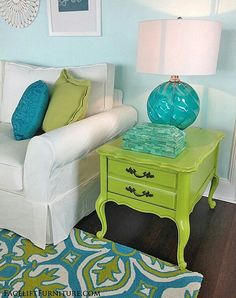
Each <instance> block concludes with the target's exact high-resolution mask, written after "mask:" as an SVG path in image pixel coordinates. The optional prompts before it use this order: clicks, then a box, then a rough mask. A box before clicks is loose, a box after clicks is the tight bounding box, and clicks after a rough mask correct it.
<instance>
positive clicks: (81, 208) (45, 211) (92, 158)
mask: <svg viewBox="0 0 236 298" xmlns="http://www.w3.org/2000/svg"><path fill="white" fill-rule="evenodd" d="M0 64H1V66H2V68H1V69H0V88H2V90H1V91H2V92H0V94H2V95H3V96H2V98H1V101H0V109H1V118H0V120H1V121H2V123H0V228H6V229H9V230H12V231H14V232H16V233H18V234H20V235H22V236H24V237H26V238H28V239H30V240H31V241H32V242H34V243H35V244H36V245H37V246H39V247H41V248H44V247H45V245H46V243H54V244H57V243H58V242H60V241H62V240H64V239H65V238H67V236H68V234H69V232H70V230H71V228H72V227H73V226H74V225H75V224H76V223H77V222H78V221H79V220H80V219H82V218H83V217H84V216H86V215H88V214H89V213H91V212H92V211H94V210H95V201H96V199H97V197H98V195H99V158H98V154H97V153H96V152H95V149H96V148H97V147H98V146H100V145H102V144H104V143H106V142H107V141H109V140H111V139H112V138H114V137H116V136H118V135H119V134H121V133H122V132H124V131H125V130H127V129H128V128H130V127H132V126H133V125H134V124H135V123H136V121H137V112H136V111H135V109H134V108H132V107H131V106H125V105H120V104H121V92H119V91H116V92H115V94H114V95H115V98H116V100H113V97H112V103H111V97H110V95H109V94H113V91H114V90H112V91H108V89H109V88H110V87H109V88H108V87H106V88H105V89H104V94H103V95H102V96H103V98H104V100H103V101H97V103H98V102H100V105H97V103H96V104H95V106H96V109H97V113H96V109H94V110H93V115H92V116H89V117H87V118H85V119H83V120H81V121H79V122H76V123H73V124H70V125H68V126H65V127H61V128H58V129H56V130H53V131H50V132H48V133H45V134H42V135H40V136H35V137H33V138H32V139H31V140H25V141H15V140H14V138H13V134H12V127H11V124H9V123H6V122H9V117H10V115H11V114H12V110H13V106H15V105H17V102H16V101H17V100H16V99H17V97H15V98H14V99H13V101H11V100H10V99H9V98H8V97H7V96H6V94H10V93H11V94H13V95H14V92H13V91H9V90H8V88H10V86H11V88H14V85H11V84H10V83H9V82H8V80H10V79H11V80H12V81H14V73H13V72H12V73H11V76H8V77H5V76H4V75H5V71H6V63H0ZM3 64H4V66H3ZM7 65H10V64H7ZM11 66H12V65H11ZM14 67H16V68H17V64H14ZM29 67H30V72H31V73H32V76H33V77H34V79H38V77H37V75H38V71H39V70H38V68H37V67H35V68H34V67H33V66H29ZM94 67H95V71H96V69H97V65H95V66H94ZM99 67H100V66H99ZM102 67H103V69H107V71H106V72H107V74H110V75H111V76H113V77H111V78H109V79H108V78H107V79H108V81H110V82H111V83H109V84H112V86H113V87H112V88H113V89H114V71H109V70H108V69H109V68H110V67H111V69H114V67H113V66H109V65H108V64H107V65H105V66H104V64H103V66H102ZM23 68H24V67H23ZM19 69H20V71H21V70H22V65H19ZM34 69H35V70H36V72H37V73H36V74H35V73H34ZM1 70H2V71H1ZM40 71H41V69H40ZM48 71H49V72H51V68H49V69H48ZM90 71H92V66H90ZM23 73H24V72H23ZM45 73H46V77H48V74H47V69H46V68H44V71H43V74H45ZM102 73H103V72H102ZM43 74H42V73H41V75H42V76H43ZM103 74H104V73H103ZM22 75H23V74H22ZM36 77H37V78H36ZM28 78H29V77H28ZM20 79H21V77H18V80H20ZM40 79H44V78H43V77H41V78H40ZM107 79H104V82H103V83H102V84H103V86H105V85H107ZM24 80H25V78H24ZM24 80H23V81H24ZM97 80H98V81H99V78H97ZM112 82H113V83H112ZM95 85H96V84H95ZM19 86H21V88H22V85H21V84H20V82H19V81H18V87H17V88H19ZM100 95H101V93H100ZM7 98H8V99H7ZM114 101H115V102H114ZM8 102H9V107H8V106H7V104H8ZM112 105H113V106H117V107H114V108H112V109H111V107H112ZM101 111H103V112H101Z"/></svg>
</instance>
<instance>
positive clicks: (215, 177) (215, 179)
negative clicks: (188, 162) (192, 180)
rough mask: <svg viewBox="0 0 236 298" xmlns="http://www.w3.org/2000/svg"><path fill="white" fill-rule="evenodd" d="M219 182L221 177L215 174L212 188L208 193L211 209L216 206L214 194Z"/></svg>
mask: <svg viewBox="0 0 236 298" xmlns="http://www.w3.org/2000/svg"><path fill="white" fill-rule="evenodd" d="M218 184H219V177H218V176H217V175H214V176H213V178H212V181H211V188H210V191H209V195H208V204H209V206H210V208H211V209H214V208H215V206H216V202H215V201H214V200H213V195H214V192H215V190H216V188H217V186H218Z"/></svg>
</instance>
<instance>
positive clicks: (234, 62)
mask: <svg viewBox="0 0 236 298" xmlns="http://www.w3.org/2000/svg"><path fill="white" fill-rule="evenodd" d="M177 16H182V17H183V18H203V19H205V18H206V19H210V20H219V21H221V22H222V24H223V34H222V42H221V48H220V57H219V64H218V72H217V74H216V75H215V76H196V77H186V78H184V80H185V81H187V82H188V83H190V84H191V85H192V86H193V87H194V88H195V89H196V90H197V91H198V93H199V96H200V98H201V105H202V106H201V113H200V115H199V117H198V120H197V122H196V124H197V125H200V126H202V127H210V128H217V129H221V130H223V131H224V132H225V133H226V138H225V140H224V143H223V146H222V148H221V155H220V163H219V171H220V175H221V176H222V177H225V178H227V177H228V169H229V162H230V150H231V145H232V135H233V128H234V121H235V116H236V88H235V85H236V1H235V0H197V1H196V0H188V1H186V0H168V1H166V0H158V1H157V0H102V36H101V37H49V36H48V19H47V7H46V0H41V6H40V11H39V15H38V17H37V19H36V20H35V22H34V23H33V24H32V25H31V26H29V27H28V28H26V29H13V28H11V27H10V26H9V25H7V24H6V23H5V22H4V21H3V20H0V59H4V60H14V61H22V62H28V63H34V64H39V65H51V66H70V65H81V64H87V63H89V64H90V63H97V62H111V63H114V64H116V65H117V67H116V82H115V84H116V87H118V88H121V89H123V91H124V95H125V99H124V101H125V103H127V104H132V105H134V106H135V107H136V108H137V109H138V110H139V115H140V120H141V121H144V120H147V117H146V98H147V96H148V94H149V93H150V91H151V90H152V89H153V88H154V87H155V86H156V85H158V84H160V83H161V82H163V81H164V80H167V79H168V78H167V77H165V76H155V75H145V74H139V73H137V72H136V69H135V68H136V66H135V64H136V45H137V29H138V22H139V21H141V20H144V19H155V18H176V17H177Z"/></svg>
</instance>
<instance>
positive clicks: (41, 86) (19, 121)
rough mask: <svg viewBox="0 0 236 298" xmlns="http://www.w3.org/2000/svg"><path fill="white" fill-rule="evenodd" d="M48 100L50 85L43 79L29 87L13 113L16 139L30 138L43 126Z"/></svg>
mask: <svg viewBox="0 0 236 298" xmlns="http://www.w3.org/2000/svg"><path fill="white" fill-rule="evenodd" d="M48 100H49V94H48V87H47V85H46V84H45V83H44V82H43V81H41V80H40V81H37V82H34V83H33V84H31V85H30V86H29V87H27V89H26V90H25V92H24V94H23V95H22V97H21V99H20V102H19V104H18V106H17V107H16V109H15V111H14V113H13V115H12V126H13V133H14V136H15V139H16V140H25V139H29V138H32V137H33V136H34V135H35V134H36V133H37V131H38V130H39V129H40V128H41V125H42V122H43V118H44V115H45V112H46V109H47V106H48Z"/></svg>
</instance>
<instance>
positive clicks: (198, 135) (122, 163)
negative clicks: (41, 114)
mask: <svg viewBox="0 0 236 298" xmlns="http://www.w3.org/2000/svg"><path fill="white" fill-rule="evenodd" d="M222 139H223V134H222V133H221V132H219V131H211V130H205V129H200V128H189V129H187V130H186V141H187V146H186V149H185V151H184V152H183V153H181V154H180V155H179V156H178V157H177V158H175V159H172V158H165V157H160V156H156V155H150V154H144V153H138V152H133V151H128V150H124V149H123V148H122V146H121V139H117V140H115V141H113V142H110V143H108V144H105V145H103V146H102V147H100V148H99V149H98V152H99V154H100V168H101V169H100V170H101V193H100V196H99V198H98V199H97V202H96V211H97V214H98V217H99V219H100V221H101V224H102V229H101V231H99V232H98V233H97V237H98V238H102V237H104V235H105V233H106V231H107V222H106V215H105V204H106V202H108V201H113V202H116V203H117V204H119V205H127V206H129V207H130V208H133V209H135V210H137V211H140V212H146V213H153V214H156V215H158V216H160V217H166V218H169V219H171V220H173V221H174V222H175V224H176V226H177V229H178V249H177V261H178V265H179V267H180V268H181V269H184V268H186V266H187V264H186V262H185V260H184V249H185V246H186V244H187V242H188V239H189V234H190V225H189V215H190V213H191V212H192V210H193V208H194V206H195V205H196V204H197V202H198V201H199V200H200V199H201V197H202V194H203V193H204V191H205V189H206V187H207V185H208V183H209V182H210V181H211V188H210V192H209V197H208V202H209V205H210V208H214V207H215V201H213V194H214V192H215V190H216V188H217V185H218V181H219V178H218V176H217V158H218V148H219V143H220V141H221V140H222ZM121 224H122V223H121Z"/></svg>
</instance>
